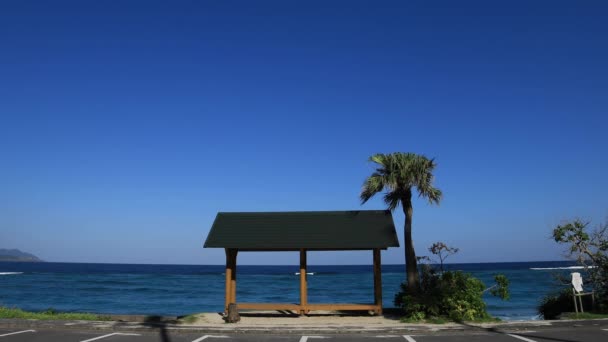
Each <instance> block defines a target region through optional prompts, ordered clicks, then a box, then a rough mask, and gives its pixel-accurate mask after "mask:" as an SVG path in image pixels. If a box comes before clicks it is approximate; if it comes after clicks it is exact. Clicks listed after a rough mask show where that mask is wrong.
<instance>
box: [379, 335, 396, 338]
mask: <svg viewBox="0 0 608 342" xmlns="http://www.w3.org/2000/svg"><path fill="white" fill-rule="evenodd" d="M374 337H375V338H395V337H399V336H397V335H377V336H374Z"/></svg>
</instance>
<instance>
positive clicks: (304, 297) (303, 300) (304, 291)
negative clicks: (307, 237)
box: [300, 249, 308, 315]
mask: <svg viewBox="0 0 608 342" xmlns="http://www.w3.org/2000/svg"><path fill="white" fill-rule="evenodd" d="M307 305H308V288H307V284H306V250H305V249H300V315H304V314H306V313H308V310H307V308H306V306H307Z"/></svg>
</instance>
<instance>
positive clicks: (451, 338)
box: [0, 321, 608, 342]
mask: <svg viewBox="0 0 608 342" xmlns="http://www.w3.org/2000/svg"><path fill="white" fill-rule="evenodd" d="M321 340H327V342H332V341H335V342H346V341H353V342H372V341H380V342H391V341H407V342H465V341H466V342H469V341H470V342H484V341H493V342H494V341H495V342H521V341H525V342H608V322H606V321H604V322H601V323H598V324H590V325H581V326H569V327H548V328H539V329H530V330H516V331H509V330H499V329H489V330H480V331H443V332H442V331H439V332H420V333H412V334H411V335H401V334H378V333H374V334H322V333H320V334H314V335H312V334H311V335H300V334H250V333H247V334H244V333H241V334H203V333H196V332H181V331H179V330H178V329H164V328H162V327H161V328H158V329H155V330H152V331H111V330H105V331H103V330H93V331H86V330H78V329H61V328H57V329H45V330H37V329H9V328H2V329H0V342H93V341H99V342H126V341H134V342H201V341H210V342H213V341H219V342H224V341H226V342H228V341H242V342H245V341H247V342H261V341H271V342H272V341H276V342H316V341H321Z"/></svg>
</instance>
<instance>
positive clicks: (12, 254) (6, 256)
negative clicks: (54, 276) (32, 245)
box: [0, 248, 42, 262]
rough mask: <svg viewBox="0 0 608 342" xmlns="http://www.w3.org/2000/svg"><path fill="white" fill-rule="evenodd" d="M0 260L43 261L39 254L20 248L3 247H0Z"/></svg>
mask: <svg viewBox="0 0 608 342" xmlns="http://www.w3.org/2000/svg"><path fill="white" fill-rule="evenodd" d="M0 261H29V262H41V261H42V260H40V258H38V257H37V256H35V255H33V254H30V253H25V252H22V251H20V250H18V249H2V248H0Z"/></svg>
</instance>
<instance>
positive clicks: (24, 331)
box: [0, 330, 36, 337]
mask: <svg viewBox="0 0 608 342" xmlns="http://www.w3.org/2000/svg"><path fill="white" fill-rule="evenodd" d="M26 332H36V330H23V331H15V332H12V333H8V334H3V335H0V337H4V336H10V335H17V334H23V333H26Z"/></svg>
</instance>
